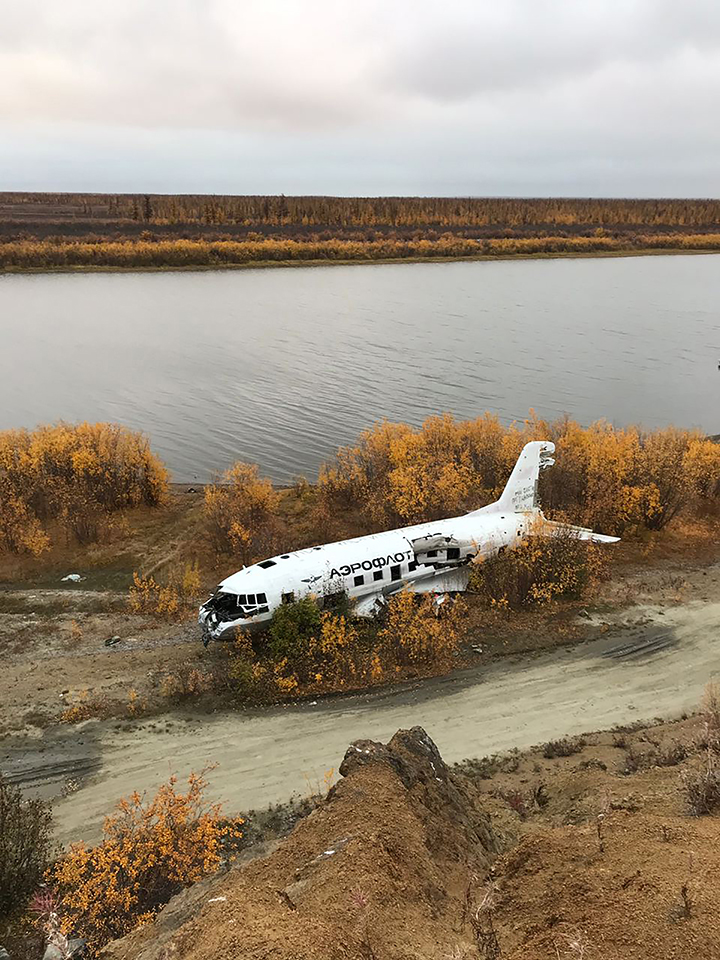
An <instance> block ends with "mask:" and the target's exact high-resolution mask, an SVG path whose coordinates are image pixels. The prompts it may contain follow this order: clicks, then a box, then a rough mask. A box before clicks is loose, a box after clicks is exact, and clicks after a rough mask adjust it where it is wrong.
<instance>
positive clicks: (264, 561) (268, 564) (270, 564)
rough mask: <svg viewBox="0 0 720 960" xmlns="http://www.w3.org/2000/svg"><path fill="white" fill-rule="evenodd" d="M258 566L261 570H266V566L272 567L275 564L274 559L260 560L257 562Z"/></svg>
mask: <svg viewBox="0 0 720 960" xmlns="http://www.w3.org/2000/svg"><path fill="white" fill-rule="evenodd" d="M258 566H259V567H262V568H263V570H267V568H268V567H274V566H275V561H274V560H263V562H262V563H259V564H258Z"/></svg>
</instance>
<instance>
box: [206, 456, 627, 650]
mask: <svg viewBox="0 0 720 960" xmlns="http://www.w3.org/2000/svg"><path fill="white" fill-rule="evenodd" d="M554 450H555V445H554V444H553V443H550V442H549V441H544V440H534V441H532V442H531V443H528V444H526V445H525V447H524V448H523V450H522V452H521V454H520V456H519V457H518V461H517V463H516V464H515V467H514V468H513V471H512V473H511V474H510V479H509V480H508V482H507V484H506V486H505V489H504V491H503V493H502V496H501V497H500V499H499V500H498V501H496V502H495V503H492V504H490V505H489V506H487V507H482V508H481V509H480V510H473V511H472V512H471V513H468V514H465V516H462V517H454V518H450V519H447V520H440V521H433V522H431V523H424V524H415V525H413V526H411V527H404V528H402V529H399V530H389V531H386V532H385V533H379V534H370V535H369V536H367V537H356V538H354V539H353V540H347V541H341V542H339V543H329V544H325V546H319V547H311V548H308V549H305V550H300V551H298V552H296V553H292V554H291V553H285V554H280V555H279V556H277V557H274V558H270V559H268V560H263V561H261V562H260V563H256V564H254V565H253V566H251V567H246V568H244V569H243V570H239V571H238V572H237V573H234V574H233V575H232V576H230V577H228V578H227V579H226V580H223V582H222V583H221V584H220V586H219V587H218V589H217V592H216V593H215V594H213V596H212V597H210V599H209V600H207V602H206V603H204V604H203V605H202V607H201V608H200V615H199V622H200V624H201V626H202V628H203V640H204V642H205V643H207V642H208V641H210V640H220V639H223V638H224V637H231V636H233V635H234V631H235V630H236V629H237V628H240V629H244V628H249V627H253V626H255V625H257V624H263V623H265V622H267V621H268V620H270V619H271V617H272V615H273V613H274V611H275V610H277V608H278V607H279V606H280V605H281V604H284V603H293V602H294V601H296V600H300V599H302V598H303V597H314V598H315V600H316V602H317V603H318V604H319V605H322V606H324V605H328V604H330V605H332V604H333V603H335V602H337V598H338V595H342V594H345V595H346V596H347V597H348V599H349V600H350V601H351V603H352V605H353V612H354V614H355V615H356V616H373V615H375V614H376V613H378V612H379V610H380V609H382V607H383V605H384V604H385V603H386V602H387V598H388V597H391V596H392V595H393V594H394V593H397V592H398V591H400V590H411V591H413V592H414V593H434V594H445V593H451V592H455V591H462V590H465V589H466V588H467V585H468V581H469V575H470V565H471V564H472V563H473V562H475V561H477V560H486V559H488V558H489V557H492V556H495V555H496V554H498V553H499V552H500V551H502V550H504V549H505V547H507V546H512V545H513V544H517V543H518V542H519V541H520V540H522V538H523V537H525V536H527V535H528V533H529V532H531V533H533V534H534V535H538V534H540V535H544V536H551V535H552V534H553V533H555V532H557V531H558V530H559V529H563V530H566V529H568V527H567V526H564V525H561V524H558V523H553V522H552V521H550V520H546V519H545V518H544V517H543V515H542V511H541V510H540V508H539V506H538V503H537V487H538V476H539V473H540V470H541V469H544V468H545V467H550V466H552V464H553V463H554V461H553V459H552V454H553V452H554ZM570 529H572V530H573V531H574V532H575V534H576V535H577V536H578V537H580V538H581V539H583V540H594V541H597V542H605V543H607V542H610V541H613V540H616V539H617V538H616V537H604V536H602V535H601V534H596V533H593V531H592V530H587V529H585V528H583V527H572V528H570ZM381 541H385V542H384V543H382V542H381ZM406 544H407V549H406V546H405V545H406ZM383 547H384V548H385V549H386V550H390V551H392V550H393V548H394V549H395V551H396V552H387V553H386V552H383V553H378V551H380V550H382V549H383ZM399 547H402V549H398V548H399ZM363 553H365V555H366V557H367V554H370V555H371V556H372V554H375V553H378V555H376V556H374V557H372V559H367V558H366V559H362V560H358V559H355V558H356V557H358V556H362V555H363ZM386 568H387V569H386ZM368 571H373V573H372V576H371V577H366V576H365V574H366V573H367V572H368ZM347 578H350V579H349V580H348V579H347Z"/></svg>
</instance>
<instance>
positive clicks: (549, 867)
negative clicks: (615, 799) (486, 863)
mask: <svg viewBox="0 0 720 960" xmlns="http://www.w3.org/2000/svg"><path fill="white" fill-rule="evenodd" d="M495 873H496V875H497V877H498V881H497V885H496V888H497V893H496V900H495V906H494V912H493V921H494V924H495V927H496V929H497V930H498V931H499V940H500V943H501V944H502V948H503V952H502V956H503V958H504V960H557V958H558V957H560V958H565V957H567V958H568V960H570V958H580V957H585V958H587V960H591V958H598V960H600V958H602V960H640V958H642V960H645V958H648V960H649V958H652V960H671V958H672V960H681V958H682V960H687V958H691V957H698V958H700V957H703V958H712V957H720V929H718V926H717V923H716V922H715V919H714V918H715V917H717V915H718V910H719V909H720V888H718V884H717V877H718V874H719V873H720V822H719V821H718V819H717V818H703V819H693V820H690V819H686V820H684V821H683V820H679V819H678V818H665V817H653V816H647V815H644V814H639V813H630V812H628V811H617V812H615V813H612V814H610V815H609V816H608V817H607V818H606V819H605V820H604V821H603V822H602V827H601V833H600V835H599V834H598V830H597V825H585V826H582V827H563V828H560V829H555V830H550V831H544V832H543V833H541V834H539V835H535V836H528V837H525V838H524V839H523V840H521V842H520V843H519V844H518V845H517V846H516V847H515V848H514V849H513V850H512V851H511V852H510V853H509V854H508V855H506V857H504V858H502V859H501V860H499V861H498V863H497V864H496V868H495Z"/></svg>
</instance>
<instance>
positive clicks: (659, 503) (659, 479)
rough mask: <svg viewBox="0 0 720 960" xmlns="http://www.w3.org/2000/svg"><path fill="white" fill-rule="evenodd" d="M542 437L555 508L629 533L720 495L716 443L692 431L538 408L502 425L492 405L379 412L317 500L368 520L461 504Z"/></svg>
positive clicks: (479, 501)
mask: <svg viewBox="0 0 720 960" xmlns="http://www.w3.org/2000/svg"><path fill="white" fill-rule="evenodd" d="M539 439H548V440H552V441H554V443H555V445H556V448H557V450H556V455H555V460H556V463H555V466H554V467H553V468H552V469H551V470H545V471H543V472H542V473H541V475H540V486H539V489H540V500H541V503H542V505H543V508H544V509H545V511H546V512H547V513H548V515H549V516H554V517H558V518H566V519H568V520H570V521H571V522H573V523H579V524H582V525H586V526H592V527H594V528H596V529H599V530H601V531H602V532H604V533H609V534H625V535H627V534H628V533H632V532H633V531H637V530H643V529H647V530H659V529H661V528H662V527H664V526H665V525H666V524H667V523H668V522H669V521H670V520H672V518H673V517H674V516H676V515H677V513H678V512H679V511H680V510H681V509H683V508H685V507H687V506H688V505H690V506H692V507H695V508H697V507H702V506H703V505H707V504H709V503H712V502H715V501H717V500H718V499H719V498H720V445H718V444H715V443H713V442H712V441H710V440H707V439H705V438H703V437H702V435H701V434H699V433H697V432H695V431H690V430H678V429H675V428H667V429H665V430H656V431H654V432H652V433H646V432H643V431H641V430H639V429H638V428H636V427H627V428H615V427H613V426H611V425H610V424H607V423H604V422H602V421H601V422H598V423H595V424H592V425H591V426H589V427H581V426H580V425H579V424H578V423H576V422H575V421H573V420H571V419H569V418H562V419H560V420H557V421H555V422H547V421H544V420H541V419H539V418H537V417H536V416H535V415H534V414H531V415H530V416H529V417H528V419H527V420H526V421H524V422H523V423H519V424H518V423H515V424H512V425H510V426H509V427H504V426H503V425H501V424H500V422H499V421H498V419H497V418H496V417H494V416H492V415H490V414H485V415H484V416H482V417H479V418H477V419H475V420H466V421H455V420H454V419H453V418H452V417H451V416H450V415H448V414H446V415H444V416H441V417H430V418H429V419H428V420H426V421H425V423H423V425H422V426H421V427H420V428H415V427H411V426H409V425H407V424H402V423H390V422H388V421H382V422H380V423H377V424H375V425H374V426H373V427H371V428H369V429H368V430H365V431H364V432H363V433H362V434H361V435H360V437H359V438H358V441H357V443H356V444H354V445H352V446H348V447H342V448H340V450H338V453H337V456H336V457H335V459H334V461H333V462H332V463H329V464H326V465H325V466H324V467H323V468H322V469H321V471H320V477H319V485H318V491H319V496H320V501H321V503H324V504H325V505H326V506H327V507H332V506H333V505H334V506H335V507H341V508H348V507H354V508H355V509H356V510H358V511H359V512H360V513H361V515H362V517H363V519H364V520H365V522H366V524H367V525H368V527H369V528H371V529H373V528H375V529H377V528H380V527H387V526H392V525H398V524H404V523H416V522H422V521H426V520H433V519H437V518H439V517H444V516H451V515H453V514H458V513H462V512H464V511H466V510H470V509H474V508H477V507H481V506H484V505H485V504H487V503H490V502H492V501H494V500H495V499H497V497H498V496H499V495H500V493H501V492H502V490H503V487H504V485H505V483H506V482H507V479H508V477H509V476H510V473H511V471H512V468H513V466H514V464H515V461H516V459H517V457H518V454H519V453H520V451H521V449H522V447H523V445H524V444H525V443H527V442H529V441H530V440H539Z"/></svg>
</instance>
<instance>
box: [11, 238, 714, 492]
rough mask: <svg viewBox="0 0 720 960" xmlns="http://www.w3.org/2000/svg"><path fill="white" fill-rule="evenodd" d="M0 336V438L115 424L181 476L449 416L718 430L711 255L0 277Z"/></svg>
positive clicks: (273, 467) (293, 462)
mask: <svg viewBox="0 0 720 960" xmlns="http://www.w3.org/2000/svg"><path fill="white" fill-rule="evenodd" d="M0 335H1V337H2V339H1V340H0V429H1V428H6V427H18V426H27V427H32V426H34V425H36V424H38V423H41V422H47V421H54V420H58V419H60V418H62V419H66V420H81V419H82V420H85V419H86V420H117V421H121V422H122V423H125V424H128V425H129V426H131V427H135V428H140V429H142V430H144V431H146V432H147V434H148V435H149V436H150V438H151V441H152V444H153V447H154V449H155V450H156V451H157V452H158V453H159V454H160V455H161V456H162V457H163V459H164V460H165V461H166V463H167V464H168V465H169V466H170V468H171V470H172V471H173V476H174V479H175V480H178V481H191V480H194V479H198V480H204V479H206V478H208V477H209V476H210V475H211V474H212V473H213V472H215V471H217V470H220V469H223V468H225V467H226V466H227V465H228V464H230V463H231V462H232V461H233V460H236V459H243V460H250V461H256V462H258V463H259V464H260V465H261V467H262V469H263V470H264V471H266V472H267V473H268V474H269V475H270V476H271V477H273V479H275V480H277V481H281V482H282V481H287V480H289V479H290V478H291V477H292V476H293V475H294V474H297V473H305V474H307V475H308V476H311V477H312V476H314V475H315V473H316V471H317V468H318V466H319V464H320V463H321V462H322V461H323V460H325V459H327V458H328V457H329V456H330V455H331V454H332V453H333V451H334V450H335V448H336V447H337V446H338V445H339V444H343V443H347V442H350V441H352V440H353V438H354V437H356V436H357V434H358V432H359V431H360V430H361V429H363V428H364V427H366V426H368V425H369V424H371V423H372V422H373V421H374V420H377V419H379V418H381V417H388V418H390V419H396V420H405V421H409V422H412V423H420V422H421V421H422V420H423V418H424V417H426V416H427V415H428V414H432V413H438V412H441V411H444V410H449V411H452V412H453V413H454V414H455V415H456V416H458V417H472V416H477V415H478V414H481V413H483V412H484V411H485V410H492V411H494V412H496V413H497V414H498V415H499V416H500V417H501V418H502V420H503V421H505V422H509V421H510V420H511V419H513V418H522V417H524V416H525V415H526V414H527V412H528V409H529V408H530V407H534V408H535V410H536V411H537V412H538V413H539V414H541V415H543V416H546V417H557V416H559V415H561V414H563V413H565V412H567V413H570V414H572V415H573V416H574V417H576V418H577V419H578V420H580V421H581V422H583V423H589V422H590V421H592V420H594V419H597V418H599V417H605V418H607V419H608V420H611V421H612V422H614V423H616V424H626V423H630V422H635V423H642V424H644V425H645V426H647V427H655V426H659V425H663V424H667V423H675V424H678V425H682V426H697V427H700V428H702V429H704V430H706V431H708V432H710V433H718V432H720V371H719V370H718V361H719V360H720V256H671V257H636V258H627V259H619V258H618V259H598V260H591V259H588V260H536V261H519V260H518V261H506V262H485V263H446V264H397V265H390V266H386V265H378V266H355V267H333V268H327V269H322V268H298V269H284V270H283V269H277V270H243V271H236V272H233V271H228V272H217V273H213V272H198V273H155V274H153V273H124V274H102V273H97V274H75V275H62V274H54V275H28V276H2V277H0Z"/></svg>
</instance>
